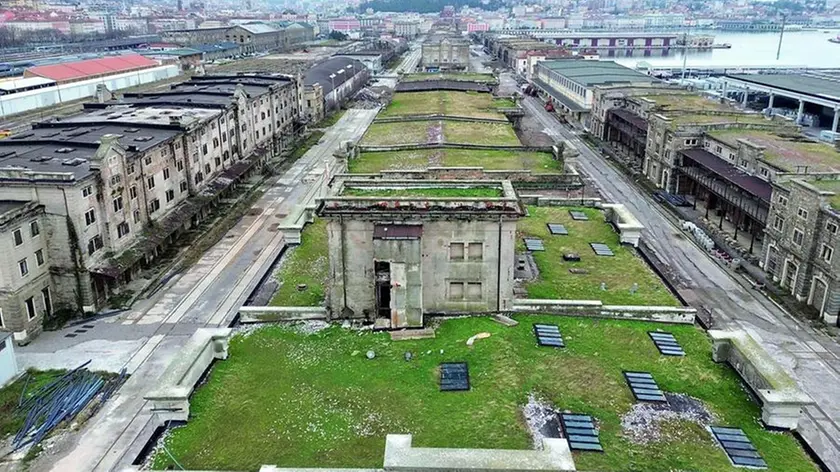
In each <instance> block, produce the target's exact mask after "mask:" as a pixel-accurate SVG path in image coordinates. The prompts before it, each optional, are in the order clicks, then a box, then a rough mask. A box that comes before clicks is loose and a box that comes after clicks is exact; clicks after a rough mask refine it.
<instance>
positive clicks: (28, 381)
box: [0, 370, 64, 437]
mask: <svg viewBox="0 0 840 472" xmlns="http://www.w3.org/2000/svg"><path fill="white" fill-rule="evenodd" d="M62 375H64V371H63V370H47V371H38V370H30V371H28V372H26V373H25V374H23V376H21V377H20V378H19V379H17V380H15V381H14V382H12V383H11V384H9V385H6V386H5V387H3V388H1V389H0V437H6V436H8V435H10V434H14V433H16V432H17V431H18V430H19V429H20V428H22V427H23V423H24V421H25V420H26V416H25V412H24V411H21V410H18V402H19V401H20V398H21V393H23V391H24V387H26V392H27V395H24V399H25V398H28V396H29V395H31V394H33V393H35V392H37V391H38V389H40V388H41V387H44V386H46V385H47V384H49V383H50V382H52V381H53V380H55V379H57V378H58V377H60V376H62Z"/></svg>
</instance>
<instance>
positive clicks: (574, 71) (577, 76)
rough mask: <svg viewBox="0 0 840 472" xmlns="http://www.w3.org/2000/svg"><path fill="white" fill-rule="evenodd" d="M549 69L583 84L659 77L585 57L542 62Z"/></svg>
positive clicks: (651, 79) (607, 83) (653, 79)
mask: <svg viewBox="0 0 840 472" xmlns="http://www.w3.org/2000/svg"><path fill="white" fill-rule="evenodd" d="M541 64H542V65H543V66H544V67H546V68H547V69H551V70H553V71H556V72H557V73H558V74H560V75H562V76H564V77H566V78H568V79H570V80H573V81H575V82H577V83H579V84H581V85H583V86H586V87H590V86H594V85H610V84H622V83H625V84H636V83H654V82H659V79H657V78H655V77H651V76H649V75H647V74H643V73H641V72H638V71H636V70H633V69H630V68H629V67H624V66H622V65H620V64H618V63H616V62H613V61H589V60H584V59H557V60H554V61H543V62H542V63H541Z"/></svg>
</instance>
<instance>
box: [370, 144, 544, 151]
mask: <svg viewBox="0 0 840 472" xmlns="http://www.w3.org/2000/svg"><path fill="white" fill-rule="evenodd" d="M441 148H449V149H477V150H484V151H537V152H552V149H551V147H544V146H500V145H489V144H465V143H412V144H391V145H389V146H385V145H382V146H372V145H359V146H357V149H358V150H359V152H384V151H410V150H413V149H441Z"/></svg>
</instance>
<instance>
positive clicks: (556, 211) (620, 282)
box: [516, 206, 680, 306]
mask: <svg viewBox="0 0 840 472" xmlns="http://www.w3.org/2000/svg"><path fill="white" fill-rule="evenodd" d="M574 209H575V210H580V211H583V212H584V213H586V214H587V215H588V216H589V220H588V221H575V220H573V219H572V218H571V216H569V210H570V208H568V207H533V206H531V207H528V212H529V216H528V217H526V218H523V219H521V220H519V222H518V223H517V226H516V232H517V234H516V237H517V241H516V244H517V250H518V251H524V250H525V245H524V243H523V242H522V239H523V238H525V237H535V238H540V239H542V240H543V244H544V245H545V251H539V252H534V253H533V255H534V261H535V262H536V264H537V267H538V268H539V271H540V274H539V278H538V279H537V280H535V281H532V282H528V283H526V285H525V288H526V290H527V291H528V297H529V298H537V299H565V300H601V301H602V302H604V303H605V304H609V305H651V306H679V305H680V303H679V301H678V300H677V299H676V298H675V297H674V295H673V294H672V293H671V292H670V291H669V290H668V288H667V287H666V286H665V284H664V283H663V282H662V280H661V279H660V278H659V276H658V275H657V274H656V273H655V272H653V270H652V269H651V268H650V267H649V266H648V265H647V263H646V262H645V261H644V260H642V259H641V257H639V256H638V255H637V254H636V253H635V252H634V251H633V250H632V248H630V247H627V246H622V245H621V244H620V242H619V235H618V233H616V232H615V231H614V230H613V228H612V226H611V225H609V224H608V223H606V222H605V221H604V214H603V213H602V212H601V211H599V210H594V209H591V208H574ZM547 223H560V224H563V225H565V226H566V229H567V230H568V231H569V235H568V236H559V235H553V234H551V233H549V232H548V228H547V227H546V224H547ZM589 243H604V244H606V245H607V246H609V247H610V249H612V250H613V252H614V253H615V256H614V257H609V256H596V255H595V253H594V252H593V251H592V248H591V247H590V246H589ZM566 253H577V254H579V255H580V257H581V261H580V262H565V261H564V260H563V255H564V254H566ZM572 268H574V269H583V270H586V271H587V273H585V274H573V273H571V272H569V269H572ZM601 282H604V283H606V286H607V290H606V291H604V290H601ZM634 283H637V284H638V285H639V289H638V291H636V293H630V289H631V287H632V286H633V284H634Z"/></svg>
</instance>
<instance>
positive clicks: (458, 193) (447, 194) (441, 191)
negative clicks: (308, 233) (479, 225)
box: [341, 187, 503, 198]
mask: <svg viewBox="0 0 840 472" xmlns="http://www.w3.org/2000/svg"><path fill="white" fill-rule="evenodd" d="M341 195H342V196H344V197H437V198H451V197H456V198H499V197H502V196H503V193H502V189H500V188H495V187H462V188H457V187H441V188H352V187H351V188H345V189H344V191H343V192H342V193H341Z"/></svg>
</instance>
